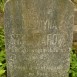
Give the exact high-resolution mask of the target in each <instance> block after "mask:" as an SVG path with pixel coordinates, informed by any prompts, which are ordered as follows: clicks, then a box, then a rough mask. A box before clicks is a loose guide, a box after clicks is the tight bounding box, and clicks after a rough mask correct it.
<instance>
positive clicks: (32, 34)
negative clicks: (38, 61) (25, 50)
mask: <svg viewBox="0 0 77 77" xmlns="http://www.w3.org/2000/svg"><path fill="white" fill-rule="evenodd" d="M42 38H43V33H42V32H40V31H38V30H31V29H29V30H28V31H27V34H26V42H27V44H28V45H31V46H32V45H34V46H35V45H37V44H38V43H41V40H42Z"/></svg>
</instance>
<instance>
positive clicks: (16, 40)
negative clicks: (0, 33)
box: [5, 0, 73, 77]
mask: <svg viewBox="0 0 77 77" xmlns="http://www.w3.org/2000/svg"><path fill="white" fill-rule="evenodd" d="M72 27H73V6H72V3H71V2H70V1H69V0H7V1H6V4H5V35H6V37H5V38H6V53H7V75H8V76H7V77H68V70H69V66H70V62H69V59H70V58H69V57H70V56H69V55H70V48H71V44H72V35H73V28H72Z"/></svg>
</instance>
